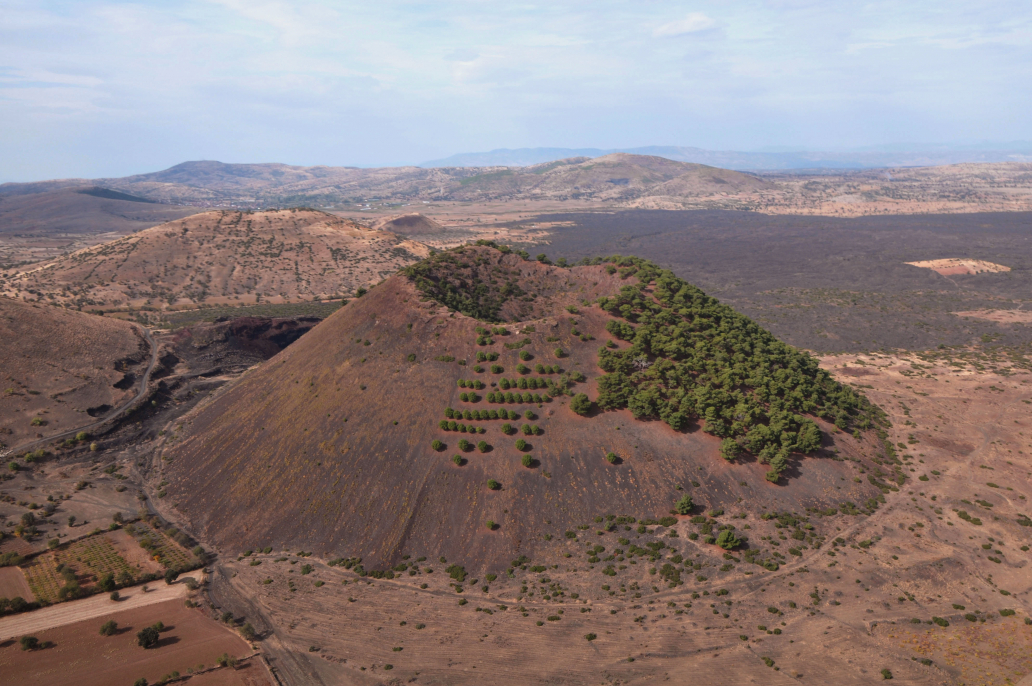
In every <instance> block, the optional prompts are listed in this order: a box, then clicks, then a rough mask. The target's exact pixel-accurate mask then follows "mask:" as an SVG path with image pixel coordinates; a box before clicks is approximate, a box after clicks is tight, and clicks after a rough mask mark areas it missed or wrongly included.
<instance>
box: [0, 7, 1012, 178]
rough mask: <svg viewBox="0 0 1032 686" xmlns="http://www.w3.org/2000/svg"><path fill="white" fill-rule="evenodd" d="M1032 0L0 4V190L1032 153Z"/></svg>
mask: <svg viewBox="0 0 1032 686" xmlns="http://www.w3.org/2000/svg"><path fill="white" fill-rule="evenodd" d="M1030 94H1032V2H1029V0H962V1H958V0H935V1H934V2H908V1H906V0H891V1H881V0H877V1H874V2H849V1H846V0H827V1H817V0H751V1H744V2H742V1H731V2H727V1H724V2H683V1H682V2H666V1H664V0H633V1H628V2H612V1H608V0H591V1H590V2H588V1H585V2H579V1H570V2H562V1H561V0H559V1H557V0H550V1H549V2H540V3H533V2H523V3H520V2H492V1H490V0H437V1H436V2H397V1H394V0H375V1H367V2H334V1H331V0H323V1H319V0H293V1H291V2H286V1H283V2H281V1H279V0H178V1H176V2H146V1H141V2H120V1H117V0H108V1H103V0H0V180H8V181H11V180H30V179H40V178H54V177H68V176H115V175H124V174H129V173H136V172H142V171H152V170H157V169H161V168H164V167H167V166H170V165H172V164H175V163H177V162H181V161H184V160H190V159H218V160H222V161H226V162H245V161H246V162H268V161H279V162H288V163H292V164H333V165H347V164H351V165H363V166H368V165H393V164H403V163H416V162H419V161H422V160H425V159H430V158H434V157H442V156H445V155H448V154H451V153H456V152H466V151H475V150H488V149H492V148H500V147H510V148H512V147H537V146H557V147H558V146H562V147H602V148H609V147H629V146H638V145H653V144H656V145H694V146H699V147H704V148H711V149H736V150H755V149H760V148H767V147H772V146H780V147H790V148H801V147H805V148H809V149H841V148H851V147H857V146H866V145H879V144H886V143H894V142H901V141H905V142H911V141H912V142H918V143H931V142H936V143H939V142H944V143H967V142H975V141H980V140H987V139H988V140H994V141H1006V140H1015V139H1024V140H1030V139H1032V116H1030V112H1032V107H1030V105H1032V95H1030Z"/></svg>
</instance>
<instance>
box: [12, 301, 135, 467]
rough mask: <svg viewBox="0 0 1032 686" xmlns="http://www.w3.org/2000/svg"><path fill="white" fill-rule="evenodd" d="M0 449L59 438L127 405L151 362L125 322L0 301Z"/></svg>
mask: <svg viewBox="0 0 1032 686" xmlns="http://www.w3.org/2000/svg"><path fill="white" fill-rule="evenodd" d="M0 341H2V344H0V370H2V377H3V378H2V381H3V386H2V389H3V390H2V392H0V448H2V447H3V444H7V445H8V446H12V447H13V446H18V445H21V444H24V443H26V442H31V441H32V440H33V439H35V438H37V437H46V436H52V435H55V434H59V433H61V432H64V431H68V430H70V429H74V428H76V427H77V426H83V425H86V424H89V423H90V422H92V421H93V418H94V417H99V416H101V415H104V414H106V413H107V412H109V411H110V410H112V409H113V408H115V407H117V406H119V405H120V404H121V403H124V402H126V401H127V400H129V399H130V398H132V397H133V396H134V395H135V394H136V391H137V387H138V386H139V378H140V375H142V374H143V372H144V369H145V368H146V366H147V360H148V358H149V353H150V346H149V345H148V343H147V341H146V339H145V338H144V337H143V335H142V334H141V333H140V331H139V329H138V328H137V327H136V326H134V325H132V324H130V323H128V322H123V321H118V320H115V319H108V318H105V317H98V316H96V315H91V314H86V313H85V312H73V311H70V310H65V309H62V308H60V307H52V306H50V305H41V304H34V303H31V304H30V303H23V302H20V301H18V300H12V299H10V298H3V297H0Z"/></svg>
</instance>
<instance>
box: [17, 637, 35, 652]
mask: <svg viewBox="0 0 1032 686" xmlns="http://www.w3.org/2000/svg"><path fill="white" fill-rule="evenodd" d="M19 642H20V643H21V649H22V650H37V649H38V648H39V639H38V638H36V637H35V636H22V637H21V639H20V640H19Z"/></svg>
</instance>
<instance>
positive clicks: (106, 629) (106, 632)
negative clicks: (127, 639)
mask: <svg viewBox="0 0 1032 686" xmlns="http://www.w3.org/2000/svg"><path fill="white" fill-rule="evenodd" d="M116 631H118V622H116V621H114V620H113V619H112V620H108V621H106V622H104V623H103V624H101V625H100V635H101V636H114V635H115V632H116Z"/></svg>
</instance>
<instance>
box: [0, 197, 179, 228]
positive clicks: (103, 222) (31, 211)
mask: <svg viewBox="0 0 1032 686" xmlns="http://www.w3.org/2000/svg"><path fill="white" fill-rule="evenodd" d="M196 212H197V209H196V208H193V207H180V206H176V205H161V204H158V203H155V202H154V201H152V200H149V199H146V198H140V197H137V196H134V195H129V194H127V193H122V192H119V191H114V190H111V189H109V188H101V187H98V186H93V185H85V186H73V187H69V188H62V189H59V190H53V191H46V192H42V193H32V194H23V195H7V196H3V195H0V236H3V235H11V234H18V235H22V236H26V235H31V236H44V235H56V234H98V233H116V234H128V233H132V232H133V231H138V230H140V229H149V228H150V227H152V226H156V225H158V224H163V223H165V222H168V221H172V220H174V219H180V218H182V217H186V216H189V215H191V214H195V213H196Z"/></svg>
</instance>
